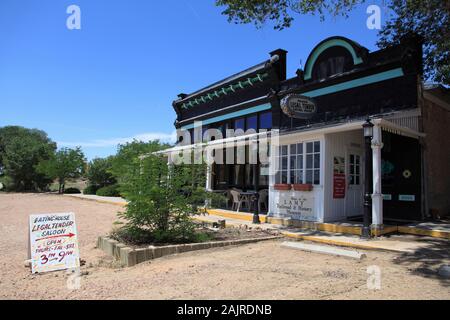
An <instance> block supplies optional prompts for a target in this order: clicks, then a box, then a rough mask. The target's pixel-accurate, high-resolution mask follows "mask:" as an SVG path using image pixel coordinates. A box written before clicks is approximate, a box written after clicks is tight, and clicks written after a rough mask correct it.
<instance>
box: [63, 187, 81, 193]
mask: <svg viewBox="0 0 450 320" xmlns="http://www.w3.org/2000/svg"><path fill="white" fill-rule="evenodd" d="M64 193H65V194H79V193H81V191H80V189H78V188H67V189H65V190H64Z"/></svg>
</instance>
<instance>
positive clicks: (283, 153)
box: [275, 146, 289, 183]
mask: <svg viewBox="0 0 450 320" xmlns="http://www.w3.org/2000/svg"><path fill="white" fill-rule="evenodd" d="M288 157H289V155H288V146H280V151H279V153H278V156H277V158H278V159H277V161H278V172H277V174H276V178H275V179H276V182H277V183H287V182H288Z"/></svg>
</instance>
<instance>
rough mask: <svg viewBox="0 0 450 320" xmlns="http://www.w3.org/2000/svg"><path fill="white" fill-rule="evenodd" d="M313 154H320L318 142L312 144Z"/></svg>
mask: <svg viewBox="0 0 450 320" xmlns="http://www.w3.org/2000/svg"><path fill="white" fill-rule="evenodd" d="M314 152H320V141H316V142H314Z"/></svg>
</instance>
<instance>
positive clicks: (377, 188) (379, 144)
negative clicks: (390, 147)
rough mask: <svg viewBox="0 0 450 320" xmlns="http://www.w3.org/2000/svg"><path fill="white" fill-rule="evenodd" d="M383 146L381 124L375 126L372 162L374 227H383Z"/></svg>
mask: <svg viewBox="0 0 450 320" xmlns="http://www.w3.org/2000/svg"><path fill="white" fill-rule="evenodd" d="M382 148H383V138H382V130H381V126H380V125H379V124H375V126H374V128H373V139H372V163H373V179H372V181H373V194H372V229H382V228H383V193H382V189H381V178H382V168H381V149H382Z"/></svg>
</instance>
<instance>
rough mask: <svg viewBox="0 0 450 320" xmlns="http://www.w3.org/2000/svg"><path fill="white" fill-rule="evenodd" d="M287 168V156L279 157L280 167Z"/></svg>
mask: <svg viewBox="0 0 450 320" xmlns="http://www.w3.org/2000/svg"><path fill="white" fill-rule="evenodd" d="M287 168H288V159H287V157H283V158H281V169H282V170H287Z"/></svg>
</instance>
